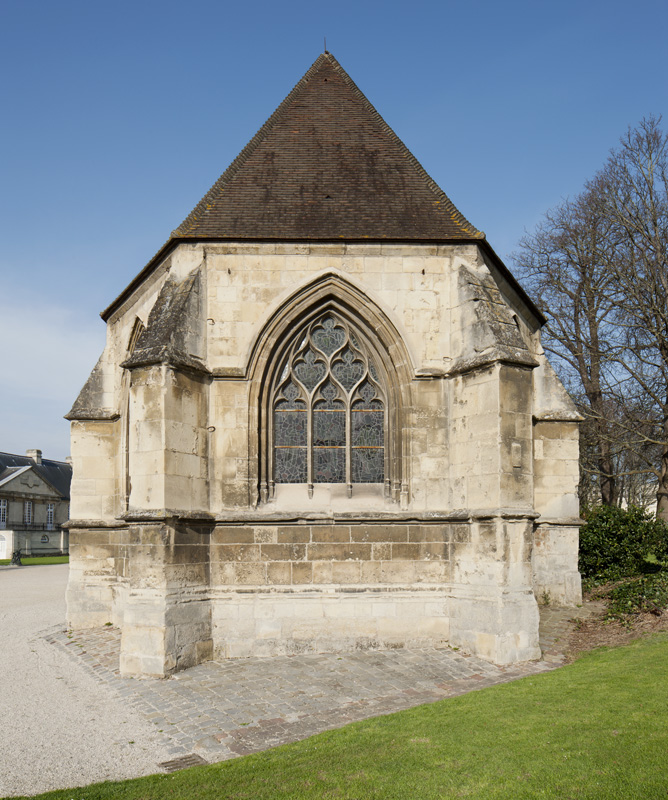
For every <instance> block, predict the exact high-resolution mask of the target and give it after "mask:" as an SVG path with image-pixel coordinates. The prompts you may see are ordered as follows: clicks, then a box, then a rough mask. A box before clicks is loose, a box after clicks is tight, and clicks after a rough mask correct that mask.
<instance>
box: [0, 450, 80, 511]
mask: <svg viewBox="0 0 668 800" xmlns="http://www.w3.org/2000/svg"><path fill="white" fill-rule="evenodd" d="M24 467H31V468H32V469H33V470H34V471H35V473H36V474H37V475H39V477H40V478H42V479H43V480H45V481H46V482H47V483H48V484H49V485H50V486H52V487H53V488H54V489H55V490H56V492H58V494H59V495H60V496H61V497H62V498H63V500H69V497H70V483H71V482H72V466H71V465H70V464H67V463H66V462H64V461H52V460H50V459H48V458H43V459H42V463H41V464H38V463H37V462H35V461H33V459H32V458H30V457H29V456H17V455H14V454H13V453H0V482H1V481H3V480H4V479H5V478H8V477H13V476H15V475H16V474H17V473H18V472H20V471H21V468H24Z"/></svg>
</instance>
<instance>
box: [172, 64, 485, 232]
mask: <svg viewBox="0 0 668 800" xmlns="http://www.w3.org/2000/svg"><path fill="white" fill-rule="evenodd" d="M172 238H173V239H184V238H185V239H203V238H205V239H283V240H285V239H298V240H323V239H329V240H331V239H394V240H425V239H426V240H459V241H461V240H479V239H482V238H484V234H482V233H480V232H479V231H478V230H476V228H474V227H473V226H472V225H471V223H470V222H468V220H466V219H465V217H463V216H462V215H461V214H460V213H459V211H458V210H457V209H456V208H455V206H454V205H453V204H452V202H451V201H450V199H449V198H448V197H447V196H446V195H445V194H444V193H443V192H442V191H441V190H440V189H439V188H438V186H437V185H436V184H435V183H434V182H433V181H432V179H431V178H430V177H429V176H428V175H427V173H426V172H425V171H424V169H423V168H422V167H421V166H420V164H419V163H418V162H417V160H416V159H415V158H414V157H413V155H411V153H410V152H409V150H408V149H407V148H406V146H405V145H404V144H403V143H402V142H401V141H400V140H399V138H398V137H397V136H396V134H395V133H394V132H393V131H392V129H391V128H390V127H389V126H388V125H387V123H386V122H385V121H384V120H383V119H382V117H381V116H380V115H379V114H378V112H377V111H376V110H375V109H374V107H373V106H372V105H371V103H369V101H368V100H367V99H366V97H365V96H364V95H363V94H362V92H361V91H360V90H359V89H358V88H357V86H355V84H354V83H353V81H352V80H351V79H350V77H349V76H348V74H347V73H346V72H345V70H344V69H343V68H342V67H341V65H340V64H339V63H338V61H337V60H336V59H335V58H334V57H333V56H332V55H331V54H330V53H323V54H322V55H321V56H319V57H318V59H317V60H316V61H315V63H314V64H313V66H312V67H311V69H310V70H309V71H308V72H307V73H306V75H304V77H303V78H302V79H301V81H300V82H299V83H298V84H297V85H296V86H295V88H294V89H293V90H292V92H290V94H289V95H288V96H287V97H286V98H285V100H284V101H283V102H282V103H281V105H280V106H279V107H278V108H277V109H276V111H275V112H274V113H273V114H272V116H271V117H270V118H269V120H268V121H267V122H266V123H265V124H264V125H263V127H262V128H261V129H260V130H259V131H258V133H257V134H256V135H255V136H254V137H253V139H251V141H250V142H249V143H248V144H247V145H246V147H245V148H244V149H243V150H242V152H241V153H240V154H239V156H238V157H237V158H236V159H235V161H234V162H233V163H232V164H231V165H230V167H229V168H228V169H227V170H226V172H225V173H224V174H223V175H222V176H221V177H220V178H219V179H218V181H217V182H216V183H215V184H214V186H213V187H212V188H211V190H210V191H209V192H208V193H207V195H206V196H205V197H204V198H203V199H202V201H201V202H200V203H199V205H198V206H197V207H196V208H195V209H194V210H193V212H192V213H191V214H190V216H189V217H188V218H187V219H186V220H185V221H184V222H183V223H182V225H180V227H179V228H177V229H176V230H175V231H174V232H173V234H172Z"/></svg>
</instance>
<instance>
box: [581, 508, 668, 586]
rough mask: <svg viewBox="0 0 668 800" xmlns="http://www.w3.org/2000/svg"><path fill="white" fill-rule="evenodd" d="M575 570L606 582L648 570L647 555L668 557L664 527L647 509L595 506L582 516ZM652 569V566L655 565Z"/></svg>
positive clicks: (666, 528)
mask: <svg viewBox="0 0 668 800" xmlns="http://www.w3.org/2000/svg"><path fill="white" fill-rule="evenodd" d="M582 516H583V517H584V519H585V520H586V521H585V524H584V525H583V526H582V527H581V528H580V554H579V569H580V574H581V575H582V577H583V578H586V579H587V578H588V579H593V580H597V581H610V580H618V579H619V578H625V577H628V576H631V575H638V574H640V573H642V572H644V571H647V569H648V566H649V564H648V560H647V559H648V557H649V558H650V559H652V558H653V559H654V560H655V561H656V562H658V563H661V562H664V561H666V560H668V526H666V524H665V523H664V522H662V521H660V520H656V519H654V517H653V515H652V514H651V513H650V512H649V511H645V510H644V509H642V508H637V507H635V506H631V507H630V508H628V509H623V508H616V507H613V506H596V507H595V508H592V509H587V510H586V511H585V512H584V513H583V515H582ZM655 569H656V567H655Z"/></svg>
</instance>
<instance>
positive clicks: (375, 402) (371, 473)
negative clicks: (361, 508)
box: [269, 311, 387, 496]
mask: <svg viewBox="0 0 668 800" xmlns="http://www.w3.org/2000/svg"><path fill="white" fill-rule="evenodd" d="M278 376H279V377H278V379H277V380H276V382H275V384H274V387H273V389H272V392H271V397H270V414H269V424H270V430H271V434H270V441H271V442H272V445H271V458H270V460H269V461H270V466H269V469H270V476H269V484H270V487H272V489H273V486H274V485H275V484H281V483H302V484H307V485H308V488H309V495H311V494H312V493H313V485H314V484H316V483H345V484H347V487H348V495H349V496H351V495H352V491H353V484H356V483H365V484H369V483H375V484H383V483H384V482H385V479H386V472H387V470H386V458H385V451H386V446H385V441H386V429H387V413H386V411H387V408H386V406H387V396H386V391H385V387H384V385H383V381H382V379H381V377H380V373H379V370H378V367H377V364H376V362H375V360H374V357H373V355H372V354H371V352H370V348H369V346H368V345H366V343H365V342H364V340H363V339H362V337H361V336H360V335H359V333H357V332H356V331H354V330H352V329H351V327H350V326H349V325H348V323H347V322H345V321H344V320H343V319H342V318H341V317H339V316H338V315H336V314H334V313H333V312H331V311H328V312H326V313H325V314H323V315H322V316H321V317H319V318H317V319H316V320H315V321H313V322H311V323H310V324H309V325H308V326H307V327H306V328H305V329H304V330H303V331H302V332H301V333H300V334H299V335H298V336H297V337H296V339H295V341H294V342H293V343H292V345H291V346H290V347H289V348H288V350H287V353H286V354H285V355H284V357H283V359H282V363H281V365H280V367H279V370H278ZM272 494H273V491H272Z"/></svg>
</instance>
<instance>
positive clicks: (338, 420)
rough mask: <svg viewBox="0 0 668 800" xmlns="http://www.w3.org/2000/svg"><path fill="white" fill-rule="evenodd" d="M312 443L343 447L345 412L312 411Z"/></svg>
mask: <svg viewBox="0 0 668 800" xmlns="http://www.w3.org/2000/svg"><path fill="white" fill-rule="evenodd" d="M313 444H314V445H316V446H318V445H321V446H324V447H345V445H346V412H345V411H317V410H316V411H314V412H313Z"/></svg>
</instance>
